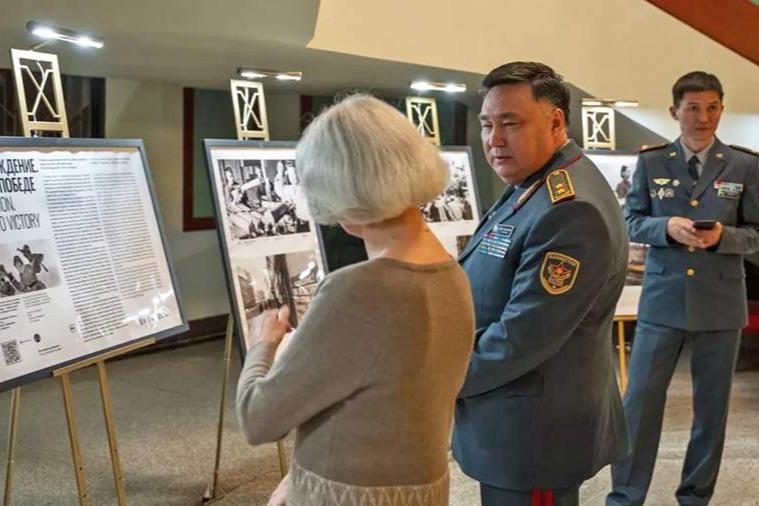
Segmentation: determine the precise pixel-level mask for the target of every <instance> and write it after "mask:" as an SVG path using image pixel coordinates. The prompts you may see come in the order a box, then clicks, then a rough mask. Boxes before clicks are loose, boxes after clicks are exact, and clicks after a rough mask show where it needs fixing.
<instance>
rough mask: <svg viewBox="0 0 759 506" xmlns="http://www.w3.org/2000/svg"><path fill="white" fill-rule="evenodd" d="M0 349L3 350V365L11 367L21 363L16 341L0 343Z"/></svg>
mask: <svg viewBox="0 0 759 506" xmlns="http://www.w3.org/2000/svg"><path fill="white" fill-rule="evenodd" d="M0 348H1V349H2V350H3V358H4V359H5V365H13V364H18V363H19V362H21V353H20V352H19V351H18V341H16V340H15V339H13V340H12V341H6V342H4V343H0Z"/></svg>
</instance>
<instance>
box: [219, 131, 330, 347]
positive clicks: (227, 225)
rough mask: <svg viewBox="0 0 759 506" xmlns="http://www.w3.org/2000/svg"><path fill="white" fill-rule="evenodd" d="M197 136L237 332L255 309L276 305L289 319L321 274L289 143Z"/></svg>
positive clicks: (296, 317) (295, 317)
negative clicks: (202, 147)
mask: <svg viewBox="0 0 759 506" xmlns="http://www.w3.org/2000/svg"><path fill="white" fill-rule="evenodd" d="M204 142H205V146H206V157H207V165H208V170H209V175H210V178H211V186H212V188H213V198H214V203H215V206H216V215H217V228H218V229H219V237H220V241H221V243H222V250H223V252H224V262H225V267H226V271H227V278H228V279H227V281H228V284H229V288H230V292H231V296H232V303H233V308H234V313H235V321H236V323H237V328H238V329H239V330H240V333H241V336H240V337H241V338H243V339H244V338H245V337H247V336H248V334H249V332H250V327H251V326H252V324H253V321H254V319H255V318H256V317H257V316H258V315H260V314H261V313H262V312H264V311H266V310H268V309H274V308H277V307H280V306H283V305H288V306H289V307H290V323H291V324H292V326H293V327H295V326H296V325H297V324H298V322H299V321H300V320H301V319H302V317H303V314H304V313H305V311H306V308H307V307H308V305H309V303H310V301H311V299H312V298H313V296H314V294H315V293H316V288H317V286H318V284H319V282H320V281H321V280H322V279H323V277H324V268H323V262H322V256H321V254H320V249H319V240H318V237H317V232H316V231H317V226H316V223H315V222H314V221H313V220H312V219H311V217H310V215H309V213H308V208H307V206H306V202H305V199H304V198H303V195H302V193H301V192H300V189H299V187H298V178H297V175H296V173H295V144H293V143H277V142H253V141H216V140H208V139H207V140H205V141H204ZM239 344H240V347H241V349H243V350H244V343H243V342H242V341H241V342H240V343H239Z"/></svg>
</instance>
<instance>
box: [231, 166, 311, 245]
mask: <svg viewBox="0 0 759 506" xmlns="http://www.w3.org/2000/svg"><path fill="white" fill-rule="evenodd" d="M219 170H220V171H221V175H222V178H221V181H222V186H223V192H224V198H225V207H226V213H227V218H228V220H229V223H230V234H231V235H232V237H234V238H235V239H254V238H256V237H271V236H280V235H288V234H300V233H304V232H308V231H309V230H310V226H309V222H308V215H307V213H306V212H305V206H304V205H302V204H300V205H299V204H297V203H296V201H297V178H296V175H295V162H294V161H293V160H221V161H219Z"/></svg>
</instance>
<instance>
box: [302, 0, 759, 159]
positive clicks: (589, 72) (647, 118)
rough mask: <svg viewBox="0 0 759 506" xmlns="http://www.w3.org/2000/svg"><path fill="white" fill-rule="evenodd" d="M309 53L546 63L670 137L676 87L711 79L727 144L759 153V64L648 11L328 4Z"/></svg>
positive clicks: (477, 69) (484, 0) (594, 4)
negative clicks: (719, 97) (719, 86)
mask: <svg viewBox="0 0 759 506" xmlns="http://www.w3.org/2000/svg"><path fill="white" fill-rule="evenodd" d="M346 27H349V28H350V29H346ZM388 27H392V29H388ZM308 47H310V48H312V49H321V50H327V51H335V52H340V53H347V54H353V55H360V56H367V57H372V58H380V59H385V60H391V61H401V62H408V63H415V64H420V65H430V66H435V67H442V68H449V69H456V70H463V71H468V72H474V73H481V74H484V73H487V72H488V71H489V70H490V69H492V68H493V67H495V66H497V65H500V64H502V63H505V62H507V61H514V60H533V61H543V62H545V63H547V64H549V65H551V66H553V67H554V68H555V69H556V70H557V71H558V72H559V73H561V74H563V75H564V77H565V78H566V79H567V80H568V81H569V82H571V83H573V84H575V85H576V86H578V87H579V88H581V89H583V90H585V91H586V92H588V93H589V94H591V95H592V96H596V97H600V98H616V99H632V100H638V101H639V102H640V108H639V109H637V110H623V111H622V112H623V113H625V114H626V115H629V116H630V117H631V118H632V119H633V120H635V121H638V122H640V123H641V124H643V125H644V126H646V127H647V128H649V129H651V130H652V131H654V132H656V133H658V134H660V135H663V136H665V137H667V138H672V137H674V136H676V135H677V134H678V129H677V125H676V124H675V123H674V122H672V121H671V120H670V119H669V114H668V112H667V107H668V106H669V105H670V101H671V95H670V88H671V87H672V84H673V83H674V82H675V80H676V79H677V78H678V77H680V76H681V75H683V74H685V73H686V72H689V71H692V70H697V69H698V70H706V71H709V72H713V73H715V74H717V75H718V76H719V77H720V79H721V80H722V82H723V85H724V87H725V96H726V99H725V101H726V105H727V111H728V112H729V113H730V114H728V115H726V116H725V117H724V118H723V120H722V126H721V128H720V131H719V132H718V134H719V135H720V136H721V137H722V140H723V141H725V142H730V143H737V144H743V145H745V146H749V147H754V148H756V149H759V135H757V133H756V132H757V131H759V115H757V114H756V112H757V111H759V93H757V92H756V90H757V89H759V69H758V68H757V65H755V64H753V63H752V62H750V61H748V60H747V59H745V58H743V57H741V56H739V55H738V54H736V53H734V52H732V51H731V50H729V49H727V48H726V47H724V46H722V45H720V44H719V43H717V42H715V41H713V40H712V39H710V38H708V37H706V36H705V35H703V34H701V33H699V32H697V31H696V30H693V29H692V28H690V27H688V26H687V25H685V24H683V23H682V22H680V21H679V20H677V19H676V18H674V17H672V16H670V15H669V14H667V13H665V12H664V11H662V10H660V9H658V8H657V7H655V6H654V5H652V4H650V3H648V2H640V1H638V2H633V1H630V0H606V1H603V2H599V1H598V0H576V1H573V2H568V1H566V0H546V1H542V2H514V1H512V2H504V1H502V0H501V1H499V0H472V1H470V2H468V3H467V4H466V8H461V4H460V2H456V1H454V0H417V1H415V2H409V1H407V0H385V1H384V2H354V1H351V0H321V4H320V6H319V16H318V20H317V25H316V31H315V35H314V38H313V39H312V40H311V42H310V43H309V45H308Z"/></svg>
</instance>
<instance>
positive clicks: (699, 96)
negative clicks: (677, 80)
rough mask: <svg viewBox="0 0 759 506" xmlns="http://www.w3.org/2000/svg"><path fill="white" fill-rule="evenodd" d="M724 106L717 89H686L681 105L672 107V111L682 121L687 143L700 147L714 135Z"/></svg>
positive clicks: (681, 124)
mask: <svg viewBox="0 0 759 506" xmlns="http://www.w3.org/2000/svg"><path fill="white" fill-rule="evenodd" d="M724 108H725V106H723V105H722V101H721V100H720V98H719V93H717V92H716V91H686V92H685V93H684V94H683V98H682V100H681V101H680V105H678V106H677V107H675V106H672V107H670V112H671V113H672V117H673V118H675V119H676V120H677V121H678V123H680V132H681V133H682V136H683V139H684V140H685V143H686V145H688V147H690V148H698V147H700V146H702V145H704V144H708V143H709V142H710V141H711V140H712V137H714V133H715V132H716V131H717V127H718V126H719V119H720V117H721V116H722V111H723V110H724Z"/></svg>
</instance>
